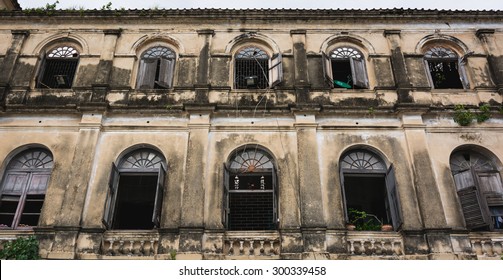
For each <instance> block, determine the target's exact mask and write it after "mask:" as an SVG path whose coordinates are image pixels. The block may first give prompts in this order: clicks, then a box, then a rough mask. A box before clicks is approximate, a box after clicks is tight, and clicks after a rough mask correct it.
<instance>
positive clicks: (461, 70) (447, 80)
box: [424, 46, 469, 89]
mask: <svg viewBox="0 0 503 280" xmlns="http://www.w3.org/2000/svg"><path fill="white" fill-rule="evenodd" d="M424 59H425V62H426V67H427V69H428V72H429V74H430V75H429V77H430V81H431V84H432V86H433V88H436V89H449V88H451V89H456V88H459V89H462V88H469V84H468V78H467V76H466V70H465V62H464V60H463V59H462V58H459V57H458V55H457V54H456V53H455V52H454V51H453V50H451V49H449V48H446V47H443V46H434V47H432V48H430V49H428V50H427V51H426V52H425V54H424Z"/></svg>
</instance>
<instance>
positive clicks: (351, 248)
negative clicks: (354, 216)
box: [349, 240, 355, 255]
mask: <svg viewBox="0 0 503 280" xmlns="http://www.w3.org/2000/svg"><path fill="white" fill-rule="evenodd" d="M354 243H355V242H354V241H353V240H351V241H349V244H350V247H349V251H350V252H351V255H354V254H355V245H354Z"/></svg>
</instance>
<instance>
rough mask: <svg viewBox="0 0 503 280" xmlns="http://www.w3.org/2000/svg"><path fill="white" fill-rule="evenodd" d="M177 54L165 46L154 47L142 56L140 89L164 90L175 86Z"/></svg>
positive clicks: (139, 74) (138, 86)
mask: <svg viewBox="0 0 503 280" xmlns="http://www.w3.org/2000/svg"><path fill="white" fill-rule="evenodd" d="M175 60H176V54H175V52H174V51H173V50H172V49H170V48H168V47H165V46H156V47H152V48H150V49H148V50H146V51H145V52H143V53H142V54H141V57H140V65H139V67H138V79H137V82H136V88H138V89H162V88H171V87H172V86H173V76H174V69H175Z"/></svg>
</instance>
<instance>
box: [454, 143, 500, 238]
mask: <svg viewBox="0 0 503 280" xmlns="http://www.w3.org/2000/svg"><path fill="white" fill-rule="evenodd" d="M449 162H450V167H451V172H452V176H453V178H454V184H455V187H456V193H457V195H458V199H459V203H460V206H461V210H462V212H463V216H464V219H465V224H466V227H467V228H468V229H489V230H503V181H502V180H501V174H500V171H499V170H498V168H497V163H496V162H495V161H493V160H491V158H490V157H487V156H486V155H484V154H482V153H479V152H476V151H474V150H472V149H462V150H458V151H456V152H454V153H453V154H452V155H451V157H450V160H449Z"/></svg>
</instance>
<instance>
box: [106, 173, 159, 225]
mask: <svg viewBox="0 0 503 280" xmlns="http://www.w3.org/2000/svg"><path fill="white" fill-rule="evenodd" d="M157 179H158V178H157V174H152V175H150V174H149V175H146V174H143V175H127V174H121V175H120V179H119V186H118V193H117V202H116V208H115V217H114V221H113V228H114V229H153V228H154V224H153V223H152V213H153V211H154V204H155V194H156V186H157Z"/></svg>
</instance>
